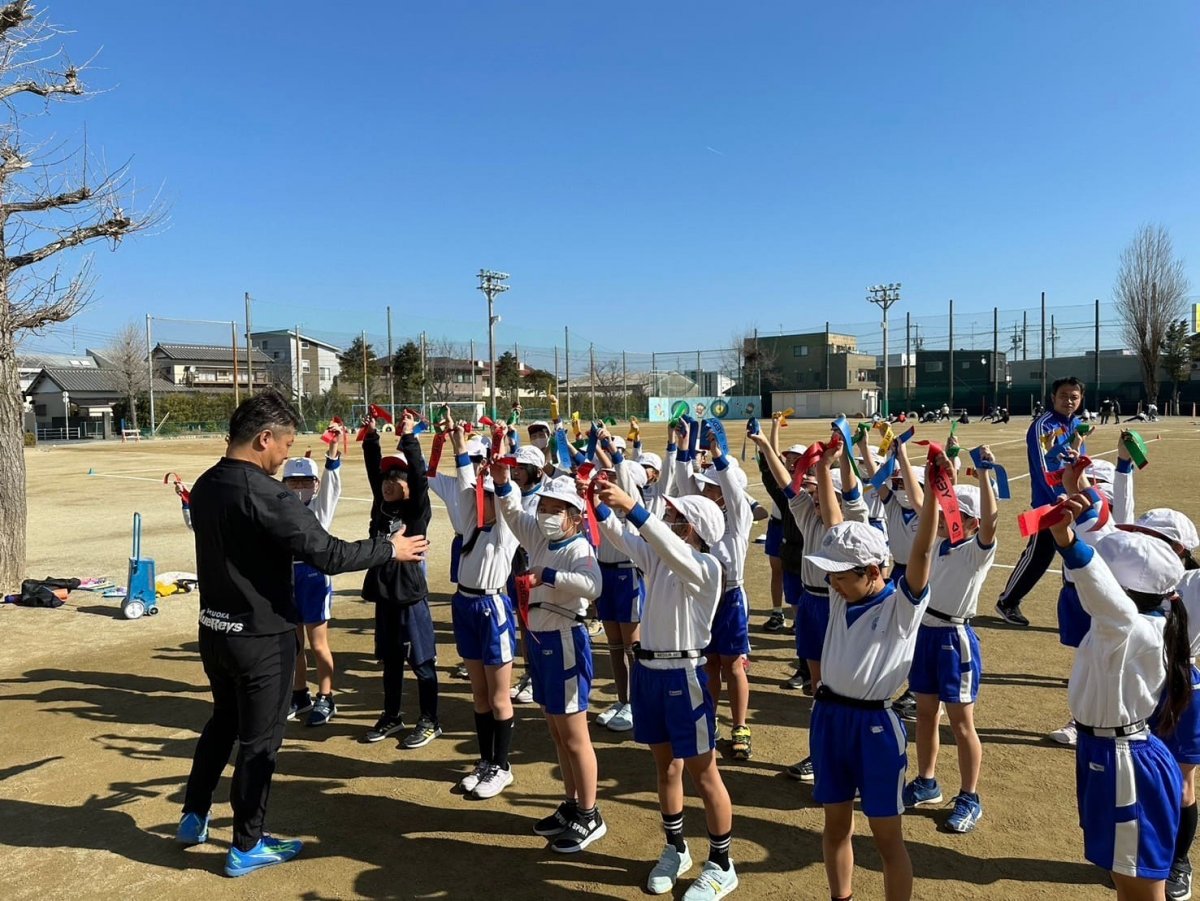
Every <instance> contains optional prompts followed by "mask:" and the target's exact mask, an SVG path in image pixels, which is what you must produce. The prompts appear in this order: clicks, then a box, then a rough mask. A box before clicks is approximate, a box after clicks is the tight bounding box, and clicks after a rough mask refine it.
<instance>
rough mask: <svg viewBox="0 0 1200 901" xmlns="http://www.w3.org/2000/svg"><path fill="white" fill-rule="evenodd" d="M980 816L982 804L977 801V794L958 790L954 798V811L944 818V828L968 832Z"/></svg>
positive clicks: (981, 814)
mask: <svg viewBox="0 0 1200 901" xmlns="http://www.w3.org/2000/svg"><path fill="white" fill-rule="evenodd" d="M982 816H983V805H982V804H980V803H979V795H977V794H976V795H969V794H967V793H966V792H959V793H958V794H957V795H956V796H955V798H954V813H952V814H950V819H948V820H946V828H947V829H949V830H950V831H951V832H970V831H971V830H972V829H974V828H975V825H976V824H977V823H978V822H979V819H980V817H982Z"/></svg>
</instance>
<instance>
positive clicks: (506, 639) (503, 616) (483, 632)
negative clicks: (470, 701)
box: [450, 591, 517, 666]
mask: <svg viewBox="0 0 1200 901" xmlns="http://www.w3.org/2000/svg"><path fill="white" fill-rule="evenodd" d="M450 613H451V616H452V618H453V620H454V643H455V645H456V646H457V648H458V656H459V657H461V658H462V659H463V660H482V661H483V665H484V666H504V664H506V663H512V660H513V649H514V648H515V646H516V643H517V636H516V629H515V627H514V625H513V620H514V619H516V617H515V616H513V611H512V604H511V603H510V602H509V600H508V596H507V595H503V594H493V595H489V596H488V597H476V596H474V595H467V594H463V593H462V592H461V591H460V592H457V593H455V595H454V598H453V599H452V600H451V601H450Z"/></svg>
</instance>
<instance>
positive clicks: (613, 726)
mask: <svg viewBox="0 0 1200 901" xmlns="http://www.w3.org/2000/svg"><path fill="white" fill-rule="evenodd" d="M608 728H609V730H610V731H612V732H629V731H630V730H632V729H633V705H632V704H622V705H621V709H620V710H618V711H617V712H616V713H615V714H614V715H613V718H612V719H611V720H609V721H608Z"/></svg>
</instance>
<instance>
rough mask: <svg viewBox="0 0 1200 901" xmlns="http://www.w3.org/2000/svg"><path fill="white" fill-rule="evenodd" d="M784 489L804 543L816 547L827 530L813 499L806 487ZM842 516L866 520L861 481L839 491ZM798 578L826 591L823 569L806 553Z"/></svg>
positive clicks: (819, 591) (865, 506)
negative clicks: (798, 489)
mask: <svg viewBox="0 0 1200 901" xmlns="http://www.w3.org/2000/svg"><path fill="white" fill-rule="evenodd" d="M783 492H784V495H785V496H786V497H787V503H788V509H789V510H790V511H791V514H792V518H793V519H794V520H795V521H796V525H797V526H799V528H800V532H801V534H803V536H804V545H805V547H810V548H819V547H820V546H821V541H822V540H824V538H825V533H826V532H827V531H829V530H828V529H827V528H826V526H825V521H824V520H823V519H821V514H820V513H819V512H818V511H817V504H816V501H814V500H813V497H812V495H811V494H809V493H808V492H807V491H800V492H796V491H793V490H792V488H791V486H790V485H789V486H788V487H787V488H785V489H783ZM842 516H843V517H844V518H845V519H846V520H847V521H852V522H861V523H866V522H867V505H866V502H865V501H863V497H862V486H861V485H860V486H859V487H857V488H855V489H854V490H852V491H843V492H842ZM800 578H801V579H802V580H803V582H804V586H805V587H806V588H809V589H813V588H816V589H818V592H817V593H818V594H824V593H825V571H824V570H823V569H821V568H820V567H819V566H814V565H813V564H812V563H809V562H808V558H807V557H806V558H805V559H804V563H803V565H802V566H801V567H800Z"/></svg>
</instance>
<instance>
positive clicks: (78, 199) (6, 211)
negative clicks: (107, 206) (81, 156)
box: [0, 185, 92, 221]
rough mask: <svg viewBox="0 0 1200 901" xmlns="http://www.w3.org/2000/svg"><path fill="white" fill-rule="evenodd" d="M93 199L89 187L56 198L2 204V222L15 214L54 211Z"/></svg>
mask: <svg viewBox="0 0 1200 901" xmlns="http://www.w3.org/2000/svg"><path fill="white" fill-rule="evenodd" d="M91 199H92V189H91V188H89V187H88V186H87V185H83V186H82V187H79V188H76V189H75V190H74V191H67V192H65V193H63V194H57V195H55V196H54V197H43V198H40V199H38V200H29V201H24V202H17V203H4V204H0V221H2V220H4V219H7V218H8V217H9V216H11V215H12V214H13V213H36V212H39V211H41V210H53V209H58V208H59V207H64V206H72V205H74V204H77V203H83V202H85V201H87V200H91Z"/></svg>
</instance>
